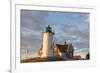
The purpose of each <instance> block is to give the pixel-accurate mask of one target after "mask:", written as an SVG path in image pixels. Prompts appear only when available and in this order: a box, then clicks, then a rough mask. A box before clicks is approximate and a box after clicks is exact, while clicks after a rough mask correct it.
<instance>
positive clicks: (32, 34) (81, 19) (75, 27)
mask: <svg viewBox="0 0 100 73" xmlns="http://www.w3.org/2000/svg"><path fill="white" fill-rule="evenodd" d="M48 25H50V26H51V27H52V29H53V30H54V31H55V35H54V42H55V43H59V44H64V42H65V41H66V42H68V43H72V44H73V46H74V48H75V49H76V51H75V52H76V53H82V54H83V53H85V54H86V53H88V51H89V13H82V12H81V13H80V12H53V11H35V10H21V48H28V49H29V50H30V52H31V53H36V52H37V51H38V49H39V48H40V46H41V44H42V32H43V31H44V29H45V27H46V26H48ZM79 50H80V51H79Z"/></svg>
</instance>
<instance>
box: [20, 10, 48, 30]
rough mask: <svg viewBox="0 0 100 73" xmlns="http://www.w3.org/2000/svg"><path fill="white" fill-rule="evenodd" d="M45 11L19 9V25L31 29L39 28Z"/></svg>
mask: <svg viewBox="0 0 100 73" xmlns="http://www.w3.org/2000/svg"><path fill="white" fill-rule="evenodd" d="M47 15H48V14H47V13H44V12H41V11H34V10H21V26H22V27H26V28H28V29H31V30H33V31H34V30H37V31H39V30H41V29H42V28H43V27H44V25H45V24H43V23H44V20H45V17H46V16H47Z"/></svg>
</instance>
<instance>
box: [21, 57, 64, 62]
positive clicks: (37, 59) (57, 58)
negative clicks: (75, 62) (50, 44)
mask: <svg viewBox="0 0 100 73" xmlns="http://www.w3.org/2000/svg"><path fill="white" fill-rule="evenodd" d="M50 61H65V59H63V58H59V57H48V58H39V57H36V58H30V59H24V60H21V63H30V62H50Z"/></svg>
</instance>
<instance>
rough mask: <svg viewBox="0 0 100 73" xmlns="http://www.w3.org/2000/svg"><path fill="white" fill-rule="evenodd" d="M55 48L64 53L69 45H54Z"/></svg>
mask: <svg viewBox="0 0 100 73" xmlns="http://www.w3.org/2000/svg"><path fill="white" fill-rule="evenodd" d="M56 46H57V47H58V48H59V50H60V51H61V52H66V51H67V49H69V48H68V46H69V44H65V45H61V44H56Z"/></svg>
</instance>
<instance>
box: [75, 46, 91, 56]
mask: <svg viewBox="0 0 100 73" xmlns="http://www.w3.org/2000/svg"><path fill="white" fill-rule="evenodd" d="M88 53H89V48H82V49H76V50H74V55H80V56H81V57H82V58H85V57H86V55H87V54H88Z"/></svg>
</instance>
